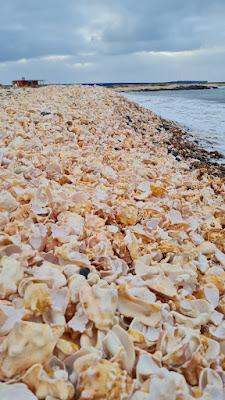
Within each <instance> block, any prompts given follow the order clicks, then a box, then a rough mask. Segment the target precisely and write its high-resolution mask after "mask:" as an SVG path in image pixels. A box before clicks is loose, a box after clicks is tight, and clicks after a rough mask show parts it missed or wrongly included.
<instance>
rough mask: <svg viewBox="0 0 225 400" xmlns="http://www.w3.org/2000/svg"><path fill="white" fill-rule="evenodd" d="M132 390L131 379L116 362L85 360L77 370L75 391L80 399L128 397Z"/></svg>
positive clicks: (115, 399)
mask: <svg viewBox="0 0 225 400" xmlns="http://www.w3.org/2000/svg"><path fill="white" fill-rule="evenodd" d="M90 377H91V379H90ZM132 391H133V383H132V379H131V378H130V377H129V376H128V375H127V372H126V371H122V370H121V369H120V368H119V365H118V364H117V363H111V362H109V361H107V360H99V361H97V362H92V363H88V362H87V363H86V364H84V365H83V366H82V368H81V369H80V370H79V378H78V384H77V393H78V396H79V399H80V400H84V399H85V400H95V399H99V400H105V399H108V400H123V399H128V398H129V396H130V395H131V393H132Z"/></svg>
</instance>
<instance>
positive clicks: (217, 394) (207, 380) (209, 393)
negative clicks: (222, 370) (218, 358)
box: [199, 368, 224, 400]
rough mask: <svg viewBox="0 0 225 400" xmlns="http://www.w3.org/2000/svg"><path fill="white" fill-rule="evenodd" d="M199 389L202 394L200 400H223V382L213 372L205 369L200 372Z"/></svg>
mask: <svg viewBox="0 0 225 400" xmlns="http://www.w3.org/2000/svg"><path fill="white" fill-rule="evenodd" d="M199 387H200V389H201V392H202V393H203V396H202V397H201V399H202V400H205V399H209V400H214V399H216V400H217V399H218V400H224V390H223V382H222V379H221V378H220V376H219V374H218V373H217V372H216V371H215V370H213V369H210V368H205V369H203V370H202V371H201V373H200V377H199Z"/></svg>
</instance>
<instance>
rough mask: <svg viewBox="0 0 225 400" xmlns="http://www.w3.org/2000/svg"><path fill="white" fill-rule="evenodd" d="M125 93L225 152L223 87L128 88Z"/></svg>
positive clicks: (204, 143) (209, 147)
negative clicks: (162, 89) (190, 88)
mask: <svg viewBox="0 0 225 400" xmlns="http://www.w3.org/2000/svg"><path fill="white" fill-rule="evenodd" d="M126 96H127V97H128V98H129V99H130V100H132V101H135V102H136V103H138V104H140V105H141V106H143V107H146V108H149V109H150V110H152V111H154V112H155V113H156V114H158V115H160V116H162V117H163V118H166V119H170V120H173V121H175V122H177V123H178V124H179V125H182V126H183V127H186V128H189V129H190V130H191V131H192V133H193V134H194V136H196V138H197V139H198V140H199V143H200V144H201V145H202V146H203V147H204V148H206V149H208V150H218V151H220V152H221V153H223V154H224V155H225V87H223V88H220V89H210V90H177V91H161V92H139V93H137V92H129V93H126Z"/></svg>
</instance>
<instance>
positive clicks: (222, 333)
mask: <svg viewBox="0 0 225 400" xmlns="http://www.w3.org/2000/svg"><path fill="white" fill-rule="evenodd" d="M209 332H210V333H211V335H212V336H213V338H215V339H216V340H219V341H220V340H225V321H222V322H221V324H220V325H219V326H217V327H213V326H210V327H209Z"/></svg>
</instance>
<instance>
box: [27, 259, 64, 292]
mask: <svg viewBox="0 0 225 400" xmlns="http://www.w3.org/2000/svg"><path fill="white" fill-rule="evenodd" d="M32 272H33V276H34V277H35V278H38V279H39V280H40V281H43V282H46V283H47V284H48V285H49V286H50V287H53V288H59V287H62V286H64V285H65V284H66V278H65V276H64V275H63V273H62V272H61V270H60V266H59V265H56V264H52V263H50V262H48V261H44V262H43V264H42V265H41V266H40V267H34V268H33V270H32Z"/></svg>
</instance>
